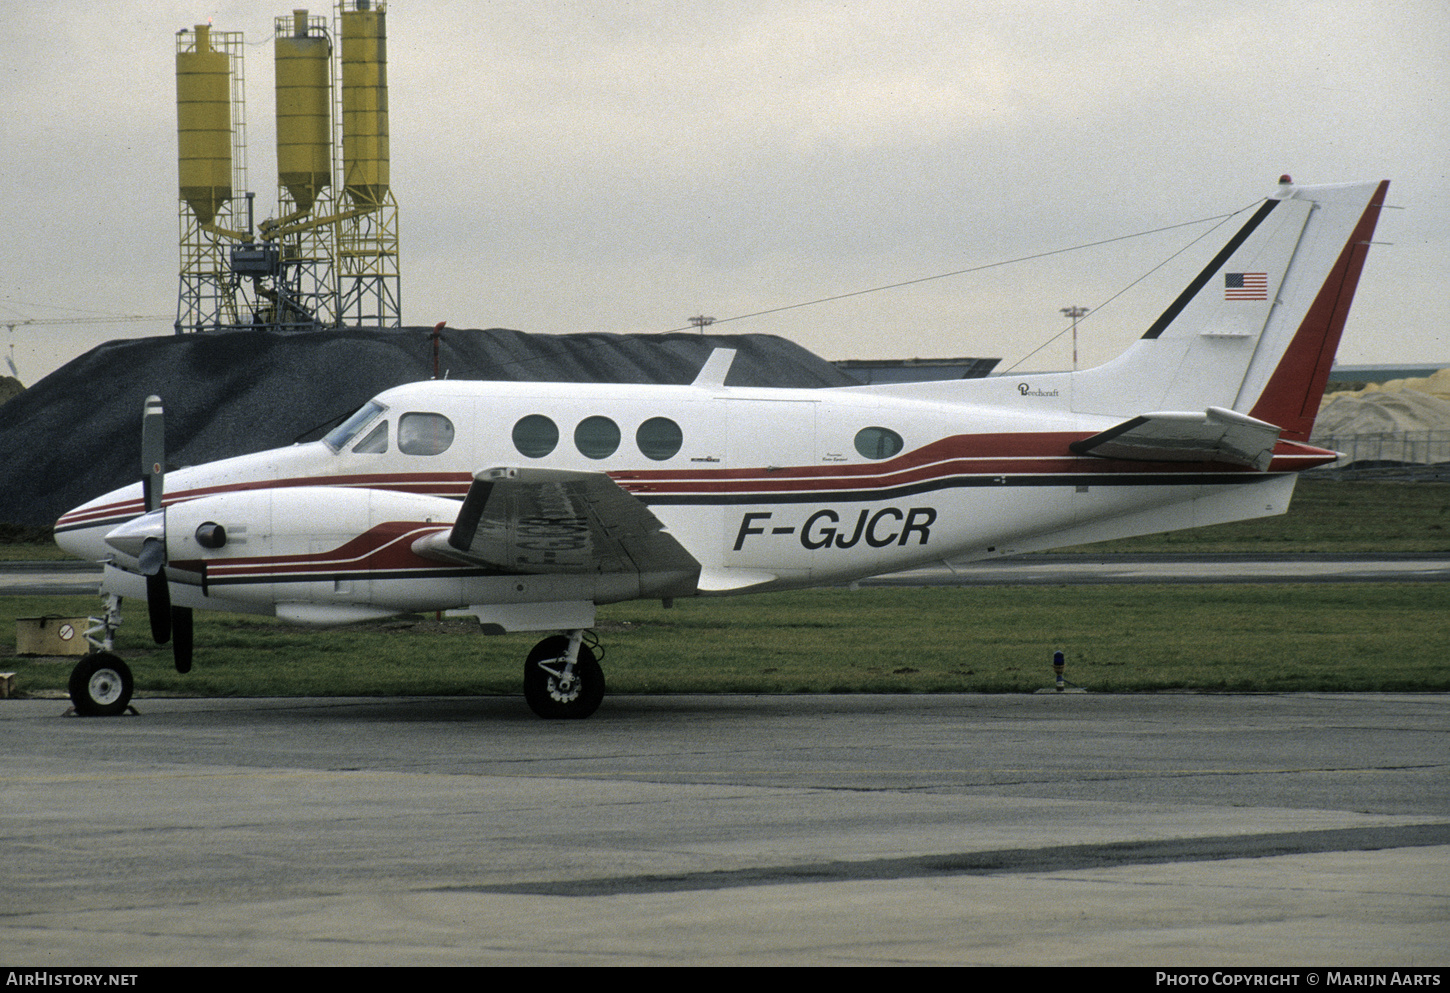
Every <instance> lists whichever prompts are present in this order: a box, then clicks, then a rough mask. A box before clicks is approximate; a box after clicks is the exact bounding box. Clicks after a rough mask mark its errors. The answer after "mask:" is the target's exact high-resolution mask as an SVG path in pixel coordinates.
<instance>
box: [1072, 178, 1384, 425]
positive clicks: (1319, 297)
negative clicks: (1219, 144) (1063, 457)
mask: <svg viewBox="0 0 1450 993" xmlns="http://www.w3.org/2000/svg"><path fill="white" fill-rule="evenodd" d="M1388 189H1389V181H1388V180H1386V181H1384V182H1381V183H1377V184H1376V183H1351V184H1345V185H1338V186H1302V187H1296V186H1293V185H1292V184H1291V183H1289V182H1288V179H1287V177H1286V178H1285V180H1283V181H1281V183H1280V187H1279V189H1278V190H1277V191H1275V193H1274V195H1273V196H1271V197H1270V198H1269V199H1267V200H1265V201H1264V203H1263V204H1262V205H1261V206H1260V207H1259V208H1258V209H1257V210H1256V211H1255V212H1254V213H1253V215H1252V216H1251V217H1250V218H1249V220H1248V221H1247V222H1246V223H1245V224H1244V226H1243V227H1242V228H1240V229H1239V231H1238V233H1237V234H1235V235H1234V237H1233V238H1232V239H1231V240H1230V241H1229V243H1228V244H1227V245H1225V246H1224V247H1223V249H1222V250H1221V251H1220V252H1219V253H1218V255H1216V256H1215V257H1214V259H1213V260H1212V261H1211V262H1209V264H1208V265H1207V266H1206V267H1205V268H1204V270H1203V271H1202V272H1201V273H1199V275H1198V277H1197V278H1196V279H1195V280H1194V281H1193V282H1192V283H1190V284H1189V286H1188V288H1187V289H1185V290H1184V291H1183V293H1182V294H1180V295H1179V297H1178V299H1177V300H1175V301H1174V302H1173V304H1172V305H1171V306H1170V307H1169V308H1168V309H1167V310H1166V311H1164V312H1163V315H1162V316H1161V317H1159V318H1158V320H1157V321H1155V322H1154V323H1153V326H1152V327H1150V328H1149V329H1148V331H1147V333H1146V334H1144V335H1143V337H1142V338H1141V339H1140V340H1139V341H1137V342H1136V343H1134V345H1133V346H1132V347H1131V348H1129V349H1128V350H1127V351H1126V352H1124V353H1123V354H1122V355H1121V356H1119V357H1118V358H1117V359H1115V360H1113V361H1111V362H1108V363H1107V364H1105V365H1102V366H1099V367H1097V368H1096V369H1090V370H1087V371H1086V372H1083V373H1079V374H1077V375H1075V376H1074V377H1073V389H1072V396H1073V404H1072V405H1073V409H1074V410H1076V411H1079V412H1081V413H1095V414H1110V415H1130V414H1138V413H1141V412H1142V411H1147V410H1164V411H1167V410H1176V411H1203V410H1206V409H1207V408H1209V407H1221V408H1226V409H1229V410H1234V411H1237V412H1239V413H1241V414H1248V415H1249V416H1251V417H1254V418H1257V419H1258V420H1261V421H1266V422H1268V423H1270V424H1273V425H1275V426H1277V427H1279V428H1280V429H1281V430H1282V435H1281V437H1283V438H1285V439H1288V440H1293V441H1307V440H1308V438H1309V432H1310V429H1311V428H1312V427H1313V426H1314V415H1315V413H1317V411H1318V405H1319V398H1320V396H1321V395H1322V394H1323V392H1324V384H1325V382H1326V381H1327V380H1328V378H1329V369H1330V366H1331V365H1333V362H1334V353H1335V350H1336V349H1337V348H1338V347H1339V338H1340V335H1341V334H1342V333H1343V330H1344V322H1345V319H1346V317H1347V316H1348V314H1349V304H1350V301H1351V300H1352V299H1353V298H1354V290H1355V286H1356V285H1357V284H1358V282H1359V274H1360V271H1361V270H1362V269H1363V267H1364V259H1365V255H1366V252H1367V251H1368V245H1369V241H1370V238H1371V236H1372V235H1373V233H1374V228H1375V222H1376V221H1377V220H1378V218H1379V211H1380V207H1381V206H1382V205H1383V204H1384V198H1385V194H1386V192H1387V191H1388Z"/></svg>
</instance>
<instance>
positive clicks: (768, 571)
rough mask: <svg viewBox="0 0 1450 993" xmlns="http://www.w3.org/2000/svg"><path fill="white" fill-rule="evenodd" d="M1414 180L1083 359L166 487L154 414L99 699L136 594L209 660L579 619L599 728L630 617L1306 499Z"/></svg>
mask: <svg viewBox="0 0 1450 993" xmlns="http://www.w3.org/2000/svg"><path fill="white" fill-rule="evenodd" d="M1388 187H1389V183H1388V181H1385V182H1380V183H1354V184H1345V185H1334V186H1296V185H1294V183H1293V182H1292V181H1291V180H1290V179H1289V178H1288V177H1287V176H1286V177H1284V178H1283V179H1281V180H1280V182H1279V185H1278V187H1277V189H1276V190H1275V191H1274V192H1273V193H1272V194H1271V195H1270V196H1269V197H1268V198H1267V199H1266V200H1265V201H1264V202H1263V204H1262V205H1260V206H1259V207H1258V208H1257V209H1256V210H1254V211H1253V212H1252V215H1251V216H1250V217H1249V218H1248V220H1247V221H1246V222H1245V223H1244V224H1243V226H1242V227H1241V228H1240V229H1239V230H1238V231H1237V233H1236V234H1234V236H1233V237H1232V238H1231V239H1230V240H1229V242H1228V243H1227V244H1226V245H1225V246H1224V247H1223V249H1222V250H1221V251H1220V252H1219V253H1218V254H1217V255H1216V256H1215V257H1214V259H1213V260H1212V261H1211V262H1209V263H1208V265H1207V266H1206V267H1205V268H1204V269H1203V271H1202V272H1201V273H1199V275H1198V277H1197V278H1196V279H1194V280H1193V282H1192V283H1191V284H1189V286H1188V287H1187V288H1186V289H1185V290H1184V291H1183V292H1182V293H1181V294H1180V295H1179V297H1178V298H1177V299H1176V300H1174V301H1173V303H1172V304H1171V305H1170V306H1169V307H1168V309H1167V310H1166V311H1165V312H1164V313H1163V315H1162V316H1161V317H1159V318H1158V320H1157V321H1155V322H1154V323H1153V325H1152V327H1150V328H1148V330H1147V331H1146V333H1145V334H1144V335H1143V337H1142V338H1141V339H1140V340H1138V341H1137V342H1135V343H1134V344H1133V345H1132V346H1131V347H1129V348H1128V350H1127V351H1126V352H1124V353H1123V354H1122V355H1121V356H1119V357H1118V358H1117V359H1115V360H1113V361H1111V362H1108V363H1107V364H1105V365H1102V366H1099V367H1097V368H1094V369H1089V370H1086V371H1082V372H1063V373H1050V374H1049V373H1043V374H1027V375H1022V376H1015V377H996V378H988V379H970V380H953V381H948V382H933V383H907V384H889V385H875V386H859V387H843V388H830V389H756V388H749V389H747V388H737V387H727V386H726V385H725V377H726V373H727V372H728V370H729V368H730V364H731V361H732V359H733V357H734V353H733V352H732V351H730V350H727V349H717V350H716V351H715V352H714V353H712V354H711V356H710V358H709V359H708V360H707V361H706V363H705V365H704V367H703V368H702V369H701V370H700V373H699V375H698V376H697V377H696V378H695V381H694V382H693V383H691V384H690V385H688V386H637V385H635V386H632V385H618V384H579V383H513V382H465V381H455V380H441V381H440V380H432V381H426V382H418V383H410V384H408V385H405V386H399V387H396V388H394V389H390V390H387V391H386V392H384V393H381V394H379V395H378V396H377V397H376V398H374V399H373V400H371V401H369V402H368V403H367V404H366V405H365V406H364V407H363V408H362V409H361V410H359V411H358V412H357V413H355V414H354V415H352V417H350V418H349V419H348V420H347V421H346V422H345V423H343V424H341V425H340V426H339V427H337V428H336V429H335V430H333V431H332V432H331V433H330V434H329V435H327V437H326V438H324V439H322V440H321V441H317V442H313V443H309V444H301V445H295V446H293V447H291V448H281V449H276V450H273V451H267V452H261V453H258V454H254V455H244V456H241V457H238V458H232V459H226V460H224V461H220V462H213V463H210V464H207V465H201V466H195V467H191V468H186V469H181V470H179V471H176V472H173V473H171V474H170V475H169V476H166V477H165V479H164V482H165V488H164V491H163V473H162V466H163V464H164V462H165V458H164V451H163V445H162V440H161V435H162V422H161V416H162V415H161V409H160V401H159V400H157V399H156V398H155V397H152V398H150V399H149V400H148V401H147V409H146V415H145V417H144V420H143V425H144V427H143V443H142V448H143V464H144V465H145V466H146V471H145V473H144V478H143V481H142V482H141V483H137V484H133V485H131V486H128V487H124V488H122V489H119V490H116V491H114V492H112V493H108V494H106V495H105V496H102V497H99V498H97V499H95V500H92V501H91V502H89V503H87V504H84V505H82V506H80V507H77V508H76V509H74V510H72V511H70V512H69V513H67V514H65V515H64V516H63V517H61V518H60V520H59V521H57V522H56V525H55V533H56V540H57V542H59V544H60V545H61V547H63V548H65V549H66V550H67V551H69V552H71V553H73V554H75V555H77V556H80V557H82V558H85V559H93V560H100V561H104V562H105V564H106V565H105V572H104V578H103V580H102V584H101V591H102V593H104V594H106V595H107V596H108V600H107V611H106V616H105V617H104V618H100V619H98V624H97V626H96V628H94V629H93V634H92V641H93V642H94V643H95V645H96V647H97V649H98V650H97V651H96V652H94V653H92V654H91V655H88V656H87V657H86V658H85V659H83V660H82V661H81V662H80V663H79V664H78V665H77V667H76V669H75V671H74V673H73V675H72V677H71V683H70V688H71V696H72V699H73V701H74V703H75V706H76V709H77V711H78V712H80V713H86V714H113V713H120V712H121V711H122V710H124V708H125V707H126V705H127V703H128V702H129V700H130V697H131V693H132V689H133V679H132V676H131V673H130V671H129V669H128V668H127V666H126V665H125V663H124V662H122V661H121V660H120V659H119V658H117V657H116V656H115V655H114V654H112V652H111V651H110V649H111V647H112V644H111V641H112V634H113V632H114V629H115V626H116V624H118V623H119V622H120V616H119V604H120V598H121V597H145V598H146V599H147V602H148V605H149V613H150V616H151V620H152V629H153V635H154V636H155V638H156V640H157V641H158V642H161V641H165V640H167V639H168V638H172V637H174V639H175V652H176V661H177V667H178V669H181V670H182V671H185V670H186V669H188V668H189V667H190V664H191V655H192V633H191V611H192V609H193V608H205V609H210V610H223V611H233V612H256V613H263V614H272V615H275V616H277V617H279V618H282V619H284V620H287V621H292V622H296V623H301V624H319V625H325V624H341V623H347V622H351V621H362V620H369V619H374V618H383V617H388V616H392V615H396V614H400V613H406V612H414V611H437V610H447V611H449V612H450V613H451V614H454V615H472V616H474V617H477V618H478V620H479V622H480V623H481V624H482V625H483V626H484V627H485V628H487V629H491V630H495V631H498V630H502V631H552V632H562V633H556V634H554V635H551V636H550V637H546V638H544V639H543V640H542V641H540V642H539V643H538V645H537V646H536V647H535V648H534V650H533V651H532V652H531V653H530V654H529V656H528V659H527V661H526V663H525V667H524V692H525V697H526V699H527V701H528V703H529V706H530V707H531V708H532V709H533V710H534V711H535V712H536V713H537V714H539V716H541V717H549V718H571V717H587V716H588V715H589V714H591V713H593V712H594V710H595V708H596V707H598V705H599V703H600V700H601V699H602V697H603V695H604V676H603V673H602V671H601V669H600V667H599V664H598V662H597V660H596V657H595V655H594V653H593V652H592V651H591V650H590V647H589V642H588V640H587V636H588V632H589V629H590V628H591V627H592V626H593V625H594V620H595V609H596V607H597V606H598V605H599V604H608V603H616V602H619V601H623V600H633V599H659V600H662V601H664V602H665V603H666V604H667V605H668V604H669V603H670V602H671V601H672V600H673V599H675V598H677V597H690V596H725V595H730V594H737V593H756V592H761V591H766V590H785V589H796V588H801V587H807V586H820V585H828V584H839V583H846V582H849V581H851V580H855V579H860V578H863V577H867V576H873V575H878V574H881V573H888V572H896V571H899V570H903V569H911V568H914V567H918V566H923V565H928V564H932V563H939V562H943V561H948V562H956V561H967V560H973V559H984V558H990V557H995V556H1003V555H1012V554H1016V553H1020V552H1027V551H1033V550H1039V549H1046V548H1056V547H1061V546H1067V545H1074V544H1081V543H1085V542H1094V541H1101V540H1104V539H1108V538H1119V537H1125V536H1129V535H1137V534H1148V533H1153V532H1160V531H1171V530H1176V529H1180V528H1188V527H1196V526H1200V525H1205V524H1217V523H1222V522H1226V521H1234V520H1242V519H1246V518H1252V517H1262V516H1268V515H1272V514H1281V513H1283V512H1284V511H1285V510H1287V509H1288V504H1289V497H1290V494H1291V493H1292V491H1293V488H1294V482H1295V479H1296V473H1297V472H1299V471H1300V470H1303V469H1308V468H1311V467H1313V466H1317V465H1322V464H1324V463H1327V462H1330V461H1332V460H1333V459H1334V458H1335V457H1336V453H1334V452H1329V451H1325V450H1323V449H1319V448H1314V447H1311V446H1310V445H1308V444H1307V441H1308V439H1309V432H1310V428H1311V427H1312V425H1313V421H1314V416H1315V413H1316V411H1317V409H1318V403H1319V399H1320V396H1321V394H1322V393H1323V390H1324V384H1325V381H1326V379H1327V377H1328V375H1329V369H1330V366H1331V364H1332V363H1333V360H1334V353H1335V349H1336V347H1337V345H1338V343H1339V338H1340V334H1341V332H1342V330H1343V328H1344V323H1345V318H1346V316H1347V314H1348V310H1349V304H1350V300H1351V298H1352V296H1353V295H1354V289H1355V285H1356V283H1357V282H1358V279H1359V275H1360V271H1361V269H1362V267H1363V264H1364V259H1365V255H1366V252H1367V250H1368V245H1369V242H1370V238H1371V236H1372V234H1373V231H1374V227H1375V223H1376V220H1377V219H1378V216H1379V211H1380V207H1381V205H1382V204H1383V203H1384V198H1385V194H1386V192H1387V190H1388Z"/></svg>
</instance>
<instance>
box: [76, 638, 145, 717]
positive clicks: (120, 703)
mask: <svg viewBox="0 0 1450 993" xmlns="http://www.w3.org/2000/svg"><path fill="white" fill-rule="evenodd" d="M135 688H136V683H135V680H134V679H132V677H131V668H130V666H128V665H126V663H125V662H122V661H121V660H120V659H119V658H117V657H116V656H115V655H112V654H111V653H110V652H92V653H91V654H89V655H87V656H85V657H84V658H82V659H81V660H80V661H79V662H77V663H76V667H75V668H74V669H72V670H71V674H70V685H69V689H70V700H71V703H72V704H74V705H75V708H76V713H77V714H80V715H81V716H82V717H116V716H118V715H120V714H123V713H125V712H126V705H127V704H129V703H130V702H131V693H132V692H133V691H134V690H135Z"/></svg>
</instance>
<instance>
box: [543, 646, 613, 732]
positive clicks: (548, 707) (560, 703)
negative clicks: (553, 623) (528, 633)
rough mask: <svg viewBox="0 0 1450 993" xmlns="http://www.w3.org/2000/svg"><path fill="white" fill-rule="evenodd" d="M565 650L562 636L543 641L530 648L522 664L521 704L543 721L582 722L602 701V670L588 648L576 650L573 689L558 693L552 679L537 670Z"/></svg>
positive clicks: (549, 675) (554, 681) (566, 647)
mask: <svg viewBox="0 0 1450 993" xmlns="http://www.w3.org/2000/svg"><path fill="white" fill-rule="evenodd" d="M568 648H569V639H568V638H566V637H564V636H563V635H554V636H553V637H550V638H545V639H544V640H543V641H541V642H539V643H538V644H537V645H535V646H534V649H533V651H531V652H529V657H528V660H527V661H526V662H525V663H524V700H526V701H527V702H528V705H529V709H530V710H532V711H533V712H534V713H535V714H537V715H538V716H540V717H542V718H544V719H545V720H583V719H584V718H586V717H588V716H589V715H590V714H592V713H594V712H595V711H596V710H598V709H599V705H600V704H601V703H602V702H603V701H604V669H603V668H602V667H601V666H600V665H599V660H598V659H597V658H596V657H595V655H594V653H593V652H592V651H590V650H589V646H588V645H580V646H579V661H577V662H576V663H574V680H575V682H574V686H572V687H571V688H570V689H569V690H567V691H561V690H560V689H559V684H558V680H557V678H556V677H555V676H553V675H551V674H550V673H548V672H546V671H545V670H543V669H541V668H539V663H540V662H547V661H549V660H551V659H557V658H559V657H560V656H562V655H563V654H564V653H565V652H566V651H567V650H568Z"/></svg>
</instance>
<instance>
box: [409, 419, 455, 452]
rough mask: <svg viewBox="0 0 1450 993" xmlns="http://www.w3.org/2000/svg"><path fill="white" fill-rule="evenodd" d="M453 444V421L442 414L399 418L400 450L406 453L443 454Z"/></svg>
mask: <svg viewBox="0 0 1450 993" xmlns="http://www.w3.org/2000/svg"><path fill="white" fill-rule="evenodd" d="M452 444H453V422H452V421H450V420H449V419H448V418H446V417H444V416H443V415H442V414H404V415H403V416H402V417H400V418H398V451H400V452H402V453H403V454H404V455H441V454H442V453H444V452H446V451H448V446H450V445H452Z"/></svg>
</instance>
